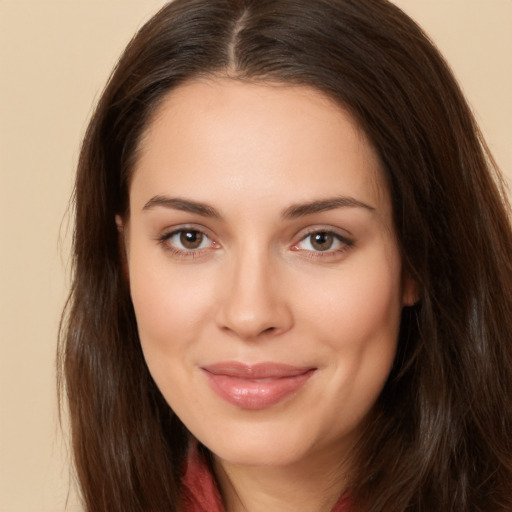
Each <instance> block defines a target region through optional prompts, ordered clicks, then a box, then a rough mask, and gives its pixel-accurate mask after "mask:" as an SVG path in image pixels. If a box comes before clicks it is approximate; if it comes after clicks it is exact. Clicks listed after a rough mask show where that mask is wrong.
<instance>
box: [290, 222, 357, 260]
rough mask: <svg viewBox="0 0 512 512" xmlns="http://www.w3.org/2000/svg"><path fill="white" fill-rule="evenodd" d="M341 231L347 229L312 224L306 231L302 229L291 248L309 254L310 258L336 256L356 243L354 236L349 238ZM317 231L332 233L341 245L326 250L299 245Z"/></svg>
mask: <svg viewBox="0 0 512 512" xmlns="http://www.w3.org/2000/svg"><path fill="white" fill-rule="evenodd" d="M340 231H344V232H346V230H341V229H339V228H334V227H332V226H311V227H309V228H307V229H306V230H305V231H302V232H300V233H299V234H298V237H299V240H298V241H297V242H295V243H293V244H292V247H291V249H292V250H293V251H296V252H300V253H302V254H304V255H307V256H308V257H310V258H329V257H331V258H332V257H335V256H336V255H340V254H341V253H344V252H345V251H347V250H349V249H350V248H351V247H352V246H353V245H354V243H355V242H354V240H353V238H349V237H347V236H346V235H344V234H341V233H340ZM315 233H326V234H329V235H332V236H333V237H334V238H335V239H336V240H337V241H338V242H339V243H341V244H342V246H341V247H338V248H335V249H326V250H325V251H318V250H314V249H303V248H300V247H299V244H300V243H301V242H303V241H304V240H306V239H307V238H308V237H310V236H311V235H314V234H315Z"/></svg>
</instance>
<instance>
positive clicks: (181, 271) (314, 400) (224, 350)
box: [118, 78, 414, 465]
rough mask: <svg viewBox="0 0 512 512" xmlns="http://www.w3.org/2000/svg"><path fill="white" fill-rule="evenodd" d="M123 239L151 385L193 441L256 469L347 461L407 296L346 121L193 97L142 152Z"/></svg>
mask: <svg viewBox="0 0 512 512" xmlns="http://www.w3.org/2000/svg"><path fill="white" fill-rule="evenodd" d="M118 224H119V226H120V229H122V230H124V237H125V244H126V251H127V261H128V270H129V280H130V287H131V294H132V299H133V304H134V307H135V314H136V317H137V323H138V328H139V334H140V340H141V343H142V348H143V351H144V355H145V358H146V361H147V364H148V367H149V369H150V371H151V374H152V376H153V378H154V380H155V382H156V384H157V385H158V387H159V389H160V390H161V392H162V394H163V396H164V397H165V399H166V400H167V402H168V403H169V405H170V406H171V408H172V409H173V410H174V411H175V412H176V414H177V415H178V416H179V417H180V418H181V420H182V421H183V422H184V424H185V425H186V426H187V427H188V429H189V430H190V431H191V432H192V434H193V435H194V436H196V437H197V438H198V439H199V440H200V441H201V442H202V443H204V444H205V445H206V446H207V447H208V448H210V450H212V452H214V453H215V454H216V455H217V456H218V457H219V458H220V460H224V461H229V462H231V463H234V464H248V465H262V464H264V465H288V464H293V463H294V462H300V461H307V460H309V459H311V460H312V458H314V457H315V456H319V455H320V454H322V453H324V454H325V453H336V454H337V455H338V454H342V453H344V452H345V450H347V449H348V448H349V447H350V446H351V444H352V443H353V442H354V438H355V437H356V436H357V435H358V432H359V428H360V427H361V425H362V422H363V420H364V418H365V416H366V415H367V413H368V412H369V410H370V408H371V407H372V405H373V404H374V403H375V401H376V399H377V396H378V395H379V393H380V391H381V389H382V387H383V385H384V382H385V380H386V378H387V376H388V374H389V371H390V367H391V365H392V361H393V358H394V355H395V350H396V343H397V335H398V329H399V323H400V314H401V310H402V307H403V306H404V304H409V303H411V302H412V301H413V300H414V297H413V295H414V290H413V286H412V284H411V283H408V282H406V280H404V278H403V275H402V267H401V260H400V255H399V250H398V247H397V242H396V239H395V234H394V229H393V225H392V212H391V206H390V198H389V194H388V190H387V187H386V183H385V180H384V178H383V175H382V172H381V169H380V166H379V160H378V158H377V156H376V154H375V152H374V150H373V149H372V147H371V146H370V144H369V143H368V141H367V139H366V138H365V135H364V134H363V133H362V132H361V131H360V130H359V129H358V127H357V126H356V125H355V123H354V121H353V119H352V118H351V117H350V116H349V115H348V114H347V113H346V112H345V111H343V110H342V109H341V108H339V107H338V106H336V105H335V104H334V103H333V102H331V101H330V100H329V99H327V98H326V97H324V96H323V95H322V94H321V93H319V92H317V91H315V90H312V89H308V88H305V87H288V86H284V85H272V86H271V85H255V84H247V83H242V82H238V81H234V80H228V79H220V78H219V79H215V80H209V81H206V80H205V81H197V82H193V83H189V84H187V85H184V86H182V87H180V88H179V89H177V90H174V91H173V92H172V93H170V94H169V96H168V97H167V98H166V99H165V101H164V103H163V104H162V105H161V106H160V108H159V111H158V113H157V115H156V117H155V119H154V121H153V122H152V124H151V125H150V127H149V129H148V131H147V133H146V134H145V137H144V139H143V142H142V146H141V152H140V157H139V160H138V162H137V165H136V168H135V171H134V176H133V181H132V185H131V189H130V217H129V219H126V220H125V222H124V225H123V223H122V222H121V220H120V219H118ZM134 413H135V414H136V411H134Z"/></svg>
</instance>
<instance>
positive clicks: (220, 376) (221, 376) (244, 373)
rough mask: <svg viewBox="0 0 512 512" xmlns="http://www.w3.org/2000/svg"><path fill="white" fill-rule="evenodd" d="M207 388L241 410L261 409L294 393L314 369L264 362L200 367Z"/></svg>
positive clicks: (225, 363)
mask: <svg viewBox="0 0 512 512" xmlns="http://www.w3.org/2000/svg"><path fill="white" fill-rule="evenodd" d="M201 370H202V371H203V372H204V374H205V375H206V377H207V379H208V383H209V384H210V387H211V388H212V389H213V391H215V392H216V393H217V394H218V395H219V396H220V397H221V398H223V399H224V400H226V401H227V402H229V403H231V404H232V405H235V406H237V407H240V408H242V409H251V410H258V409H265V408H267V407H270V406H272V405H275V404H277V403H279V402H281V401H282V400H284V399H285V398H287V397H289V396H291V395H293V394H295V393H297V392H298V391H299V390H300V388H302V386H303V385H304V384H305V383H306V382H307V381H308V380H309V378H310V377H311V376H312V375H313V373H314V372H315V370H316V368H314V367H311V366H308V367H299V366H291V365H287V364H281V363H274V362H264V363H257V364H250V365H249V364H244V363H240V362H238V361H227V362H221V363H215V364H212V365H207V366H202V367H201Z"/></svg>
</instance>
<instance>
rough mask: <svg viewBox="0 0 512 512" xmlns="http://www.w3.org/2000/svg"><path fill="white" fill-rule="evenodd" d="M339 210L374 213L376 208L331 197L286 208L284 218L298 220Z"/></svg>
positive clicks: (348, 199)
mask: <svg viewBox="0 0 512 512" xmlns="http://www.w3.org/2000/svg"><path fill="white" fill-rule="evenodd" d="M337 208H364V209H366V210H369V211H371V212H373V211H374V210H375V208H374V207H373V206H370V205H368V204H366V203H363V202H362V201H359V200H357V199H354V198H353V197H345V196H342V197H331V198H327V199H321V200H318V201H311V202H309V203H301V204H295V205H292V206H290V207H288V208H286V209H285V210H284V211H283V213H282V216H283V218H285V219H296V218H298V217H305V216H306V215H312V214H314V213H320V212H326V211H329V210H335V209H337Z"/></svg>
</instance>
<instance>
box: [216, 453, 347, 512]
mask: <svg viewBox="0 0 512 512" xmlns="http://www.w3.org/2000/svg"><path fill="white" fill-rule="evenodd" d="M346 465H347V464H344V463H343V462H340V457H339V456H338V457H333V456H332V452H331V453H330V454H323V455H319V456H317V457H316V460H310V459H308V460H307V461H304V462H299V463H295V464H293V465H287V466H263V467H261V466H245V465H236V464H231V463H229V462H226V461H223V460H220V459H218V458H216V459H215V462H214V466H215V473H216V476H217V480H218V482H219V485H220V489H221V492H222V495H223V498H224V502H225V504H226V511H227V512H263V511H268V510H272V511H273V512H296V511H297V510H301V511H304V512H325V511H329V510H331V509H332V508H333V507H334V505H335V504H336V502H337V501H338V500H339V498H340V496H341V495H342V494H343V492H344V491H345V489H346Z"/></svg>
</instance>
